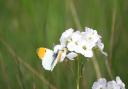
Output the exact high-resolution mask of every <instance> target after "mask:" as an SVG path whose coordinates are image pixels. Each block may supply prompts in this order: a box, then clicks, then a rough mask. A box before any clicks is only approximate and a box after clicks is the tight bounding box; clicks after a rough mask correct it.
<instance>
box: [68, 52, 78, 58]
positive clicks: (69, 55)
mask: <svg viewBox="0 0 128 89" xmlns="http://www.w3.org/2000/svg"><path fill="white" fill-rule="evenodd" d="M77 56H78V54H77V53H75V52H70V53H68V54H67V56H66V57H67V58H68V59H70V60H74V58H75V57H77Z"/></svg>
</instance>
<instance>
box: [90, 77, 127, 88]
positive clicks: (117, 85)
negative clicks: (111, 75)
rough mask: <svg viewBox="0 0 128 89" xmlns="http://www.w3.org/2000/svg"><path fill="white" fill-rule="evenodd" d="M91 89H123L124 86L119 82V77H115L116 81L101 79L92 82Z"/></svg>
mask: <svg viewBox="0 0 128 89" xmlns="http://www.w3.org/2000/svg"><path fill="white" fill-rule="evenodd" d="M92 89H125V84H124V83H123V82H122V81H121V79H120V77H116V81H115V80H112V81H108V82H107V81H106V79H104V78H101V79H99V80H98V81H96V82H94V84H93V86H92Z"/></svg>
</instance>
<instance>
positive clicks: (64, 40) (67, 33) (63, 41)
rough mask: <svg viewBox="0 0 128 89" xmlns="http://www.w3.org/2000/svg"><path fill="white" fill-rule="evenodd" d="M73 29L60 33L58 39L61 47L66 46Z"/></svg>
mask: <svg viewBox="0 0 128 89" xmlns="http://www.w3.org/2000/svg"><path fill="white" fill-rule="evenodd" d="M73 31H74V30H73V29H72V28H70V29H68V30H66V31H65V32H63V33H62V35H61V37H60V43H61V45H63V46H66V44H67V41H68V40H69V39H70V37H71V35H72V33H73Z"/></svg>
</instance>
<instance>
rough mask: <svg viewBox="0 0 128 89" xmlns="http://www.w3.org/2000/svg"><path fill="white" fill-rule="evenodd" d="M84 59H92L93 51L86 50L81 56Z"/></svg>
mask: <svg viewBox="0 0 128 89" xmlns="http://www.w3.org/2000/svg"><path fill="white" fill-rule="evenodd" d="M83 55H84V56H85V57H89V58H90V57H93V51H92V50H91V49H86V50H85V51H84V54H83Z"/></svg>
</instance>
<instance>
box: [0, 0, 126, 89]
mask: <svg viewBox="0 0 128 89" xmlns="http://www.w3.org/2000/svg"><path fill="white" fill-rule="evenodd" d="M71 4H73V5H74V8H73V9H74V10H75V11H76V15H77V17H75V14H74V13H72V8H70V5H71ZM127 6H128V1H127V0H106V1H105V0H72V1H71V0H0V70H1V72H0V89H75V88H76V78H77V77H76V76H77V74H76V71H77V70H76V69H77V67H76V65H77V63H76V61H65V62H63V63H59V64H57V66H56V67H55V69H54V70H53V72H49V71H45V70H44V69H43V68H42V65H41V61H40V60H39V58H38V57H37V54H36V49H37V48H38V47H47V48H51V49H52V48H53V46H54V45H55V44H58V43H59V37H60V35H61V33H62V32H63V31H64V30H66V29H68V28H74V29H77V26H76V22H75V19H77V20H78V21H80V25H81V27H82V28H83V29H84V27H85V26H87V27H91V28H93V29H96V30H97V31H98V32H99V33H100V34H101V35H102V37H103V38H102V39H103V41H104V44H105V51H106V52H108V53H109V58H110V61H109V62H110V63H111V67H110V68H111V70H112V73H113V75H114V79H115V76H117V75H119V76H120V77H121V78H122V80H123V81H124V82H125V84H126V88H128V86H127V83H128V70H127V65H128V60H127V59H128V56H127V54H128V47H127V45H128V41H127V38H128V30H127V29H128V25H127V23H128V16H127V12H128V8H127ZM114 18H115V19H114ZM113 29H114V31H113V32H112V30H113ZM112 39H113V40H112ZM111 40H112V41H111ZM111 43H112V45H111ZM97 54H98V56H96V58H97V60H98V62H99V64H100V69H101V72H102V76H103V77H106V78H108V79H110V76H109V75H108V72H107V69H106V66H105V61H104V56H103V55H101V54H100V53H97ZM110 55H111V56H110ZM80 61H81V62H80V63H81V64H82V70H81V71H82V72H81V75H82V77H80V89H91V86H92V83H93V82H94V81H95V80H96V74H95V70H94V68H93V64H92V61H91V60H86V58H84V57H80Z"/></svg>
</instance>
